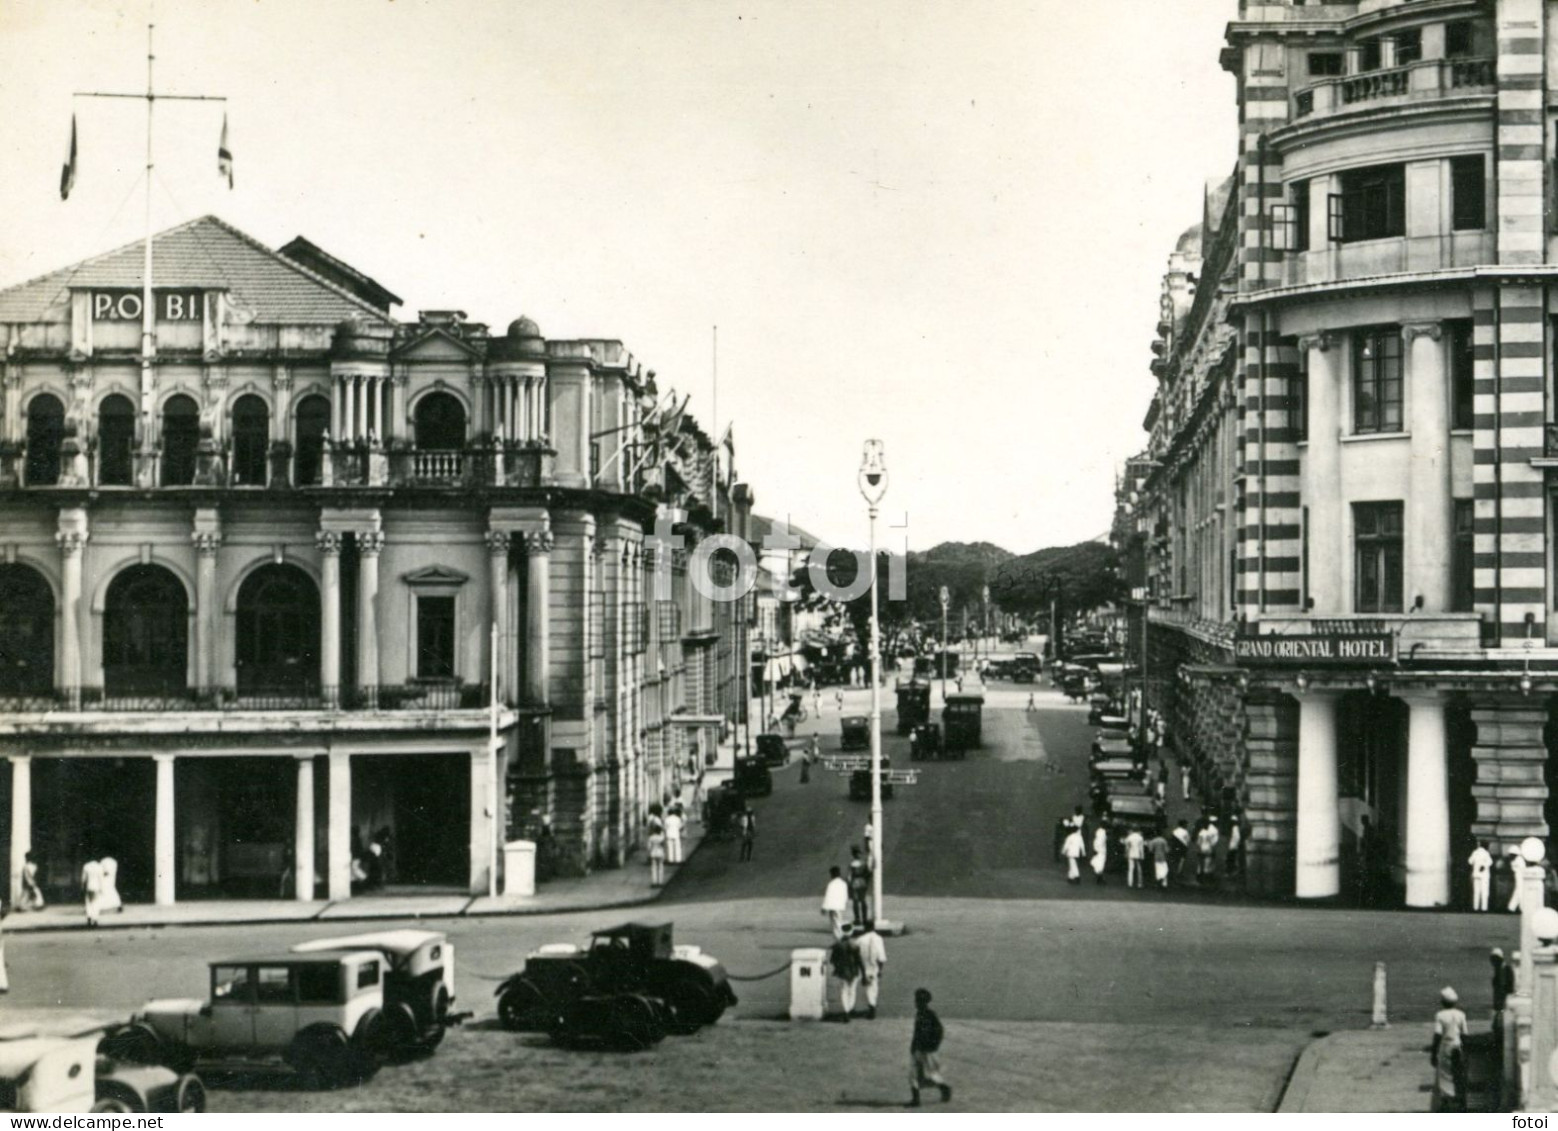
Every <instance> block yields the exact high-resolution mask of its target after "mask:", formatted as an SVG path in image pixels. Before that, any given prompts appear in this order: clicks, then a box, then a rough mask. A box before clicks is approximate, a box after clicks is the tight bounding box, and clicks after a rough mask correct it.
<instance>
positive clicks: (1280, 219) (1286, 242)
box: [1271, 204, 1298, 251]
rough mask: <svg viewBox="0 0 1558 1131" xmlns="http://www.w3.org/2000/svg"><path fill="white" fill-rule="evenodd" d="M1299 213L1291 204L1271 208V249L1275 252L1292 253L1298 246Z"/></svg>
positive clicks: (1274, 205)
mask: <svg viewBox="0 0 1558 1131" xmlns="http://www.w3.org/2000/svg"><path fill="white" fill-rule="evenodd" d="M1295 212H1297V209H1295V208H1294V207H1293V206H1292V205H1291V204H1273V205H1272V206H1271V247H1272V250H1273V251H1292V250H1293V249H1294V248H1296V247H1297V246H1298V230H1297V224H1296V220H1297V218H1296V216H1295V215H1294V213H1295Z"/></svg>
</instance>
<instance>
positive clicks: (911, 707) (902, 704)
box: [896, 679, 930, 734]
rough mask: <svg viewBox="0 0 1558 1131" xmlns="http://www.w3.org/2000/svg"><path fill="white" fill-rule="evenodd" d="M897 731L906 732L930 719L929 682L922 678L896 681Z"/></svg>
mask: <svg viewBox="0 0 1558 1131" xmlns="http://www.w3.org/2000/svg"><path fill="white" fill-rule="evenodd" d="M896 690H897V692H898V733H899V734H908V733H909V732H910V731H912V730H914V728H915V727H917V726H919V725H921V724H922V723H924V722H926V721H927V720H929V719H930V684H928V683H926V682H925V681H923V680H918V679H911V680H909V681H908V682H905V681H903V680H899V681H898V686H897V688H896Z"/></svg>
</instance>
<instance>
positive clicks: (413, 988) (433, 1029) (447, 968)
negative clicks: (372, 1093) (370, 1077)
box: [292, 930, 471, 1056]
mask: <svg viewBox="0 0 1558 1131" xmlns="http://www.w3.org/2000/svg"><path fill="white" fill-rule="evenodd" d="M355 950H373V951H377V952H378V953H379V954H380V955H381V956H382V957H383V959H384V962H385V972H384V1023H385V1037H384V1039H385V1043H386V1046H387V1048H388V1049H389V1050H390V1051H391V1052H392V1053H395V1054H397V1055H399V1056H414V1055H416V1054H418V1053H430V1052H432V1051H433V1050H434V1049H436V1048H437V1047H438V1046H439V1044H440V1043H441V1042H442V1041H443V1039H444V1034H445V1033H446V1032H447V1031H448V1030H449V1028H450V1026H453V1025H458V1024H459V1023H460V1022H461V1021H463V1020H465V1019H466V1018H467V1017H469V1016H471V1015H470V1014H469V1013H455V1012H453V1011H452V1007H453V1006H454V944H453V943H451V942H450V941H449V937H448V936H447V935H445V934H444V933H443V932H442V931H416V930H400V931H371V932H369V933H367V934H362V935H344V936H338V937H336V938H328V939H313V940H311V941H309V942H305V943H298V944H297V945H296V946H294V947H293V948H292V953H294V954H319V953H321V952H324V951H355Z"/></svg>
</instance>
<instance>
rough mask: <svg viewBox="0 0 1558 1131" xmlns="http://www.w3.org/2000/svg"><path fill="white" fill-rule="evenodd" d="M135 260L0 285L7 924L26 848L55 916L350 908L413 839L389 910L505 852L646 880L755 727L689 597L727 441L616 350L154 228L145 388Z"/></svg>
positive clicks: (726, 628)
mask: <svg viewBox="0 0 1558 1131" xmlns="http://www.w3.org/2000/svg"><path fill="white" fill-rule="evenodd" d="M142 252H143V247H142V245H141V244H139V243H137V244H134V245H131V246H129V247H125V248H121V249H119V250H117V251H112V252H109V253H107V254H104V255H102V256H99V257H97V258H94V259H90V260H87V261H86V262H84V263H79V264H76V265H75V266H73V267H68V268H65V269H63V270H60V271H57V272H54V273H51V274H48V275H45V276H43V277H41V278H38V279H34V280H32V281H30V282H25V283H22V284H20V285H18V286H13V287H11V288H10V289H6V290H0V345H3V353H0V385H3V390H4V404H3V408H4V417H3V422H0V423H3V430H0V553H3V557H0V756H3V758H4V759H5V761H4V764H3V765H0V770H3V771H5V772H0V822H4V823H5V824H6V832H5V835H3V836H0V854H4V855H5V857H6V860H7V870H8V873H9V875H10V877H11V890H12V896H13V898H14V895H15V889H16V884H17V877H18V875H19V872H20V869H21V867H22V862H23V859H24V855H25V854H26V853H28V852H31V853H32V854H33V856H34V858H35V860H36V861H37V862H38V863H39V865H40V870H41V878H42V880H43V884H44V887H45V889H46V890H47V891H50V892H51V893H52V894H53V895H55V896H59V897H63V896H66V895H69V894H71V893H72V892H73V891H74V889H75V887H76V879H77V876H78V874H79V871H80V868H81V864H82V862H83V861H84V860H85V859H87V858H88V857H92V858H98V857H102V856H109V855H111V856H113V857H115V858H116V859H117V860H118V862H119V883H120V888H121V890H122V891H123V892H124V894H125V896H126V898H128V899H137V900H155V901H156V902H158V903H171V902H173V901H175V900H183V899H191V898H200V897H210V896H224V897H246V896H249V897H268V898H273V899H274V898H278V897H281V898H297V899H314V898H318V899H324V898H329V899H332V900H336V899H346V898H349V897H350V896H351V894H352V871H351V861H352V857H353V855H354V854H357V853H361V852H362V851H363V846H364V845H365V844H367V843H368V841H369V839H370V838H373V837H376V836H378V835H380V834H381V833H382V832H383V831H384V830H388V832H389V838H390V842H391V843H392V844H393V845H394V849H395V851H394V854H393V866H392V868H391V869H390V874H389V875H387V876H386V877H385V878H386V879H387V880H388V881H389V882H390V884H391V890H395V888H396V886H399V887H401V888H406V889H410V890H439V889H442V890H445V891H451V892H476V893H481V892H485V891H487V890H488V883H489V880H490V879H491V878H492V877H490V876H489V861H490V860H491V851H492V850H491V845H492V841H493V838H494V836H496V837H497V838H499V839H501V840H507V839H509V838H525V839H530V840H534V841H536V842H538V843H539V844H541V846H542V853H543V856H544V860H543V868H544V869H549V870H550V871H552V872H553V873H556V874H578V873H581V872H583V871H585V870H588V869H591V868H596V867H611V866H617V865H620V864H621V863H622V862H623V860H624V859H625V858H626V857H627V855H628V854H629V853H631V852H633V851H634V850H635V849H636V848H637V847H639V845H640V842H641V840H642V837H643V835H644V828H645V815H646V812H647V809H648V807H649V806H650V805H652V804H655V803H657V802H660V801H662V800H663V799H664V798H665V797H666V796H667V795H668V794H670V793H672V792H674V791H675V790H676V789H678V788H679V787H680V785H681V783H682V781H683V778H684V775H686V774H688V773H690V772H691V770H692V769H694V768H696V767H698V766H701V765H703V764H705V762H706V761H707V760H708V759H709V758H710V757H711V756H712V755H713V753H714V751H715V748H716V744H717V742H718V739H719V736H720V733H721V731H722V730H723V729H726V728H727V727H728V724H729V722H730V721H731V720H733V719H735V718H736V717H737V716H738V714H739V697H738V690H737V681H736V674H737V672H738V670H739V667H740V660H741V659H742V658H743V657H744V655H745V651H746V641H745V633H746V629H745V617H744V615H742V610H743V609H744V607H745V606H744V605H741V604H739V603H732V604H721V605H717V606H716V605H715V604H714V603H713V602H711V601H710V600H708V599H707V598H705V597H702V596H700V594H699V593H698V592H697V591H696V590H695V588H694V587H693V586H692V585H691V584H689V581H688V578H689V572H688V569H689V556H690V555H695V553H696V550H697V547H698V546H699V544H700V541H701V540H703V539H704V538H705V537H706V536H708V535H709V534H712V533H714V532H716V531H728V532H731V533H734V534H737V535H742V534H744V533H745V529H744V527H745V523H746V516H747V514H748V512H749V504H750V496H749V494H748V493H747V491H746V489H745V487H743V486H741V485H739V484H736V483H733V482H732V478H733V476H732V472H731V468H732V465H733V461H732V459H730V458H726V457H729V456H730V455H731V449H728V448H726V447H725V446H722V445H719V444H717V443H716V442H715V441H714V440H712V439H711V438H710V437H709V436H708V435H707V434H706V433H705V432H704V431H703V430H701V429H700V428H699V427H698V425H697V424H696V423H695V422H694V421H693V420H692V419H691V417H689V416H687V415H685V414H684V413H682V412H680V411H673V410H670V409H668V408H666V407H665V406H666V403H667V401H668V400H669V398H668V397H667V396H666V394H665V391H664V390H661V389H658V388H657V387H656V379H655V375H654V374H653V373H651V372H647V371H645V370H644V369H643V368H642V367H641V366H640V365H639V363H638V362H636V361H635V360H634V358H633V357H632V356H631V355H630V354H629V353H628V352H627V350H626V349H624V347H623V345H622V343H620V342H617V341H612V340H597V339H587V340H569V341H561V340H552V339H548V338H546V337H545V336H544V335H543V334H542V332H541V330H540V328H539V327H537V325H536V324H535V323H534V322H532V321H530V320H529V319H525V318H519V319H516V320H515V321H514V322H513V323H512V324H510V325H509V326H508V327H507V329H506V330H504V331H492V330H489V328H488V327H487V326H485V325H482V324H479V323H476V322H474V321H471V320H469V319H468V318H467V317H466V316H465V315H464V314H463V313H461V312H459V311H424V312H422V313H421V315H420V316H419V317H418V318H417V319H416V320H414V321H402V320H400V319H397V318H396V317H394V316H393V315H392V313H391V310H392V308H393V307H394V306H395V305H396V304H398V302H399V299H397V298H396V296H395V295H394V294H392V293H391V292H390V291H388V290H387V289H386V288H384V287H383V286H382V285H380V284H379V283H377V282H375V281H374V280H373V279H371V278H369V277H368V276H366V275H364V274H363V273H362V272H360V271H358V270H356V269H354V268H353V267H351V266H348V265H347V264H345V263H343V262H341V261H340V260H338V259H336V258H334V257H333V256H331V255H330V254H328V253H327V252H326V251H324V250H323V249H321V248H319V247H317V246H316V245H314V244H312V243H311V242H309V241H308V240H306V239H302V238H299V239H296V240H293V241H292V242H291V243H289V244H287V245H286V246H285V247H282V248H281V249H280V250H273V249H271V248H269V247H267V246H265V245H263V244H261V243H260V242H258V241H256V240H254V239H252V238H251V237H249V236H247V235H245V234H243V233H241V232H239V231H237V230H235V229H233V228H232V227H230V226H228V225H227V224H225V223H223V222H221V221H219V220H217V219H215V218H213V217H206V218H203V219H199V220H195V221H193V222H190V223H187V224H184V225H182V226H180V227H177V228H174V229H171V230H169V231H166V232H163V233H162V234H160V235H158V236H156V237H155V238H154V242H153V252H154V259H155V263H156V269H155V272H154V276H153V277H154V279H155V283H156V287H155V291H154V295H153V304H154V306H155V312H154V314H155V320H154V326H153V330H154V334H153V339H152V352H151V356H150V363H149V364H148V365H147V366H145V367H144V368H143V367H142V364H141V360H142V315H143V311H144V308H143V305H142V297H141V288H142V283H143V280H144V275H143V255H142ZM678 407H681V406H678ZM722 453H723V455H722ZM657 523H658V524H659V527H660V529H662V530H670V531H673V532H674V533H676V534H680V535H682V537H681V538H680V539H678V540H671V539H668V540H667V541H666V542H664V543H662V542H660V541H658V540H657V539H656V537H655V529H656V526H657ZM673 541H679V542H680V545H675V544H673ZM660 569H664V570H665V571H666V572H667V573H668V574H669V577H670V585H669V587H668V588H667V589H664V590H657V589H656V587H655V586H654V584H653V582H654V578H655V575H656V571H657V570H660ZM657 598H659V599H657ZM494 626H495V628H494ZM494 683H496V692H494ZM494 700H495V701H496V706H494ZM494 734H495V735H496V741H494ZM494 822H496V823H497V828H496V829H495V828H494Z"/></svg>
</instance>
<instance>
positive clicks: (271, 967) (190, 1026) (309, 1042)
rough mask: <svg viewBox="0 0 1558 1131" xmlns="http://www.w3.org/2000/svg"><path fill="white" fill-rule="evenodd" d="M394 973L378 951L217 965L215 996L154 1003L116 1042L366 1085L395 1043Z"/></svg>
mask: <svg viewBox="0 0 1558 1131" xmlns="http://www.w3.org/2000/svg"><path fill="white" fill-rule="evenodd" d="M385 970H386V967H385V962H384V958H383V956H382V955H381V954H379V953H378V952H377V951H350V952H339V953H338V952H334V951H327V952H323V953H320V954H280V955H261V956H255V957H244V958H233V959H226V960H223V961H220V962H213V963H211V996H210V999H209V1000H207V1001H200V1000H198V999H194V998H171V999H163V1000H160V1001H151V1002H148V1003H147V1004H146V1005H145V1007H144V1008H142V1009H141V1010H140V1011H139V1012H137V1013H136V1014H135V1016H134V1017H133V1018H132V1019H131V1023H130V1024H129V1025H128V1026H127V1027H126V1028H124V1029H122V1030H120V1031H119V1032H118V1033H117V1034H115V1036H114V1037H113V1039H112V1040H113V1045H112V1048H113V1050H114V1052H115V1053H116V1055H118V1056H119V1057H120V1058H121V1059H124V1060H130V1061H134V1062H136V1063H141V1064H165V1065H167V1066H169V1067H171V1068H174V1069H176V1070H184V1069H187V1068H189V1067H191V1066H193V1065H195V1064H197V1063H198V1064H204V1065H211V1066H213V1067H221V1068H234V1069H254V1068H265V1067H283V1066H284V1067H287V1068H291V1069H292V1070H294V1071H295V1072H298V1073H301V1074H302V1075H304V1076H306V1077H308V1078H309V1079H310V1080H311V1081H312V1082H313V1083H315V1084H316V1085H319V1086H323V1087H339V1086H343V1085H347V1084H355V1083H360V1082H362V1081H364V1080H367V1079H368V1078H369V1077H371V1076H372V1075H373V1074H374V1073H375V1072H377V1071H378V1068H379V1065H380V1063H381V1060H382V1058H383V1056H384V1053H385V1051H386V1049H387V1042H386V1036H387V1026H386V1022H385V1016H384V977H385Z"/></svg>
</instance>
